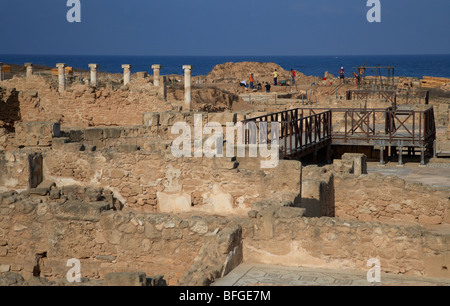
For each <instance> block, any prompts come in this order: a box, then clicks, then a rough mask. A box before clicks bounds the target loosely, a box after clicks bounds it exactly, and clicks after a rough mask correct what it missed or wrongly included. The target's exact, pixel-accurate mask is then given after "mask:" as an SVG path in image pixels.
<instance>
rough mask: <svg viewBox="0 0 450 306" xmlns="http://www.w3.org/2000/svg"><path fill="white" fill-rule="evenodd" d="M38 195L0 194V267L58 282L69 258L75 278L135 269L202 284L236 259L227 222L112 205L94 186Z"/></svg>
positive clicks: (232, 228) (235, 241)
mask: <svg viewBox="0 0 450 306" xmlns="http://www.w3.org/2000/svg"><path fill="white" fill-rule="evenodd" d="M42 194H44V193H41V195H37V194H34V195H33V194H29V193H26V194H14V193H6V194H2V195H1V196H0V268H1V270H2V272H15V273H20V274H21V275H22V276H23V277H24V278H25V280H28V279H30V278H31V276H33V275H34V276H41V277H46V278H49V279H65V278H66V273H67V272H68V271H69V269H70V267H67V261H68V260H69V259H72V258H75V259H79V260H80V262H81V273H82V277H83V278H92V279H103V278H105V276H106V275H107V274H108V273H113V272H135V271H142V272H145V273H146V274H147V275H164V279H165V280H166V281H167V284H169V285H176V284H181V285H183V284H184V285H187V284H189V285H208V284H209V283H211V282H212V281H213V280H214V278H217V277H220V276H222V275H223V274H224V273H228V271H230V270H231V269H233V268H234V267H235V266H236V265H238V264H239V263H240V262H241V261H242V246H241V241H242V238H241V235H242V229H241V226H240V225H239V223H237V222H235V220H233V219H225V218H219V217H196V216H190V217H189V216H187V217H184V218H181V217H179V216H174V215H168V214H135V213H131V212H128V213H126V212H121V211H117V210H112V208H113V207H112V205H111V204H110V202H109V201H108V200H107V199H106V198H105V197H107V195H108V194H109V193H108V192H106V191H104V190H101V189H89V190H87V189H80V188H77V187H74V186H72V187H70V188H69V187H66V188H62V189H60V188H56V187H55V186H53V187H52V188H51V189H50V195H49V194H47V195H42ZM80 196H81V198H80Z"/></svg>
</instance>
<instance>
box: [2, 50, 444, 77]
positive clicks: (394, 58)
mask: <svg viewBox="0 0 450 306" xmlns="http://www.w3.org/2000/svg"><path fill="white" fill-rule="evenodd" d="M244 61H253V62H273V63H276V64H278V65H280V66H281V67H283V68H284V69H286V70H290V69H291V68H293V69H294V70H297V71H300V72H302V73H304V74H305V75H307V76H315V77H322V76H323V75H324V72H325V71H328V72H329V73H331V74H334V75H337V74H338V71H339V69H340V68H341V67H344V69H345V70H346V74H347V75H349V76H350V75H351V73H352V72H353V71H355V67H358V66H366V67H376V66H380V67H395V70H394V71H395V76H406V77H414V78H422V77H423V76H433V77H445V78H450V54H447V55H351V56H350V55H346V56H337V55H336V56H334V55H330V56H124V55H121V56H99V55H92V56H89V55H0V62H3V63H9V64H18V65H23V64H24V63H33V64H35V65H43V66H49V67H55V65H56V63H66V64H67V65H68V66H71V67H74V68H79V69H85V70H89V68H88V64H90V63H96V64H99V69H98V70H99V71H102V72H109V73H122V72H123V69H122V65H123V64H131V65H132V72H138V71H147V72H148V73H149V74H152V69H151V66H152V65H153V64H160V65H162V66H163V68H162V70H161V74H163V75H169V74H180V75H182V74H183V69H182V66H183V65H192V66H193V70H192V75H193V76H197V75H207V74H208V73H209V72H211V70H212V69H213V68H214V67H215V66H216V65H218V64H223V63H226V62H234V63H236V62H244ZM371 72H373V73H374V74H375V73H376V71H374V70H373V71H370V70H369V71H368V73H367V75H370V73H371ZM385 73H387V72H383V70H381V74H382V75H385Z"/></svg>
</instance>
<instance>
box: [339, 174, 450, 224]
mask: <svg viewBox="0 0 450 306" xmlns="http://www.w3.org/2000/svg"><path fill="white" fill-rule="evenodd" d="M335 191H336V217H337V218H340V219H344V220H359V221H381V222H395V223H415V224H422V225H436V224H442V223H450V200H449V197H448V195H449V190H448V188H432V187H430V186H427V185H422V184H420V183H409V182H406V181H405V180H403V179H401V178H398V177H395V176H383V175H381V174H376V173H374V174H369V175H365V176H360V177H355V176H352V175H342V176H336V177H335Z"/></svg>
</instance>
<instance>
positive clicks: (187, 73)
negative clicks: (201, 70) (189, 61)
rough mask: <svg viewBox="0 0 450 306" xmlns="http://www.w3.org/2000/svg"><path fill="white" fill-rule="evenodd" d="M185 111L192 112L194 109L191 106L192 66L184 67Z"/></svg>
mask: <svg viewBox="0 0 450 306" xmlns="http://www.w3.org/2000/svg"><path fill="white" fill-rule="evenodd" d="M183 69H184V108H183V110H184V111H190V110H191V108H192V105H191V96H192V91H191V82H192V81H191V71H192V66H191V65H184V66H183Z"/></svg>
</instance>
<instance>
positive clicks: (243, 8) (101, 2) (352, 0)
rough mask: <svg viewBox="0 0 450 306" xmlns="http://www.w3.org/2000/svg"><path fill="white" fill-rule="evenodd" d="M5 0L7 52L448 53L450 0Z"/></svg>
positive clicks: (3, 50) (1, 26) (0, 46)
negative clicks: (375, 12)
mask: <svg viewBox="0 0 450 306" xmlns="http://www.w3.org/2000/svg"><path fill="white" fill-rule="evenodd" d="M80 2H81V18H82V22H81V23H69V22H67V20H66V13H67V11H68V10H69V8H68V7H67V6H66V3H67V1H66V0H0V16H1V19H0V20H1V21H0V37H1V41H0V54H61V55H67V54H76V55H371V54H374V55H378V54H450V39H449V36H450V35H449V34H448V33H449V30H450V18H449V16H450V1H449V0H427V1H425V0H381V4H382V8H381V15H382V22H381V23H369V22H368V21H367V19H366V13H367V11H368V10H369V8H368V7H366V3H367V0H339V1H337V0H272V1H269V0H226V1H218V0H190V1H187V0H171V1H162V0H159V1H154V0H80Z"/></svg>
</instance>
